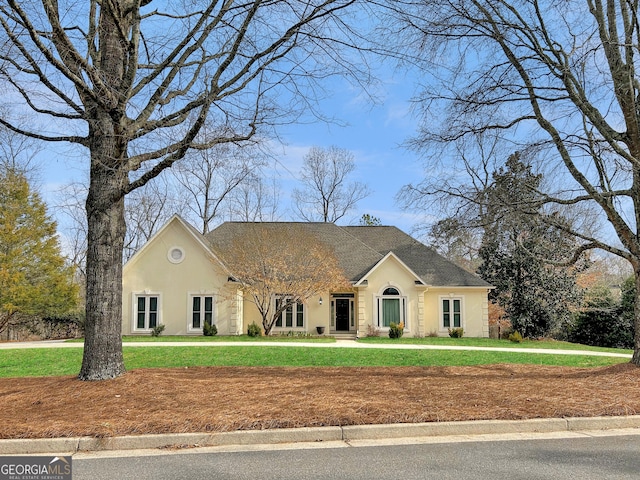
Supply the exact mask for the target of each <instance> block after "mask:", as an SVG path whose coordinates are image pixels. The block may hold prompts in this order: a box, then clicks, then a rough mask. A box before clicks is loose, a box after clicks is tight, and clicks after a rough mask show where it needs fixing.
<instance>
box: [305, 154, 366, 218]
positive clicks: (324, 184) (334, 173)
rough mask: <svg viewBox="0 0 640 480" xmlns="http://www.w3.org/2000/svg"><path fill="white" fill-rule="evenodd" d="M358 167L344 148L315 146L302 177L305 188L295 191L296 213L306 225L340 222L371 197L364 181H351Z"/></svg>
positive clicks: (306, 159) (308, 155)
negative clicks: (357, 205)
mask: <svg viewBox="0 0 640 480" xmlns="http://www.w3.org/2000/svg"><path fill="white" fill-rule="evenodd" d="M355 168H356V165H355V161H354V157H353V154H352V153H351V152H349V151H348V150H345V149H344V148H338V147H335V146H332V147H329V148H326V149H325V148H322V147H312V148H311V149H310V150H309V153H307V155H305V157H304V166H303V169H302V172H301V174H300V176H301V180H302V184H303V188H302V189H294V190H293V201H294V204H295V207H296V209H297V213H298V215H299V216H300V218H302V219H303V220H305V221H307V222H317V221H320V222H337V221H338V220H340V219H341V218H342V217H344V216H345V215H346V214H347V213H348V212H349V211H350V210H352V209H353V208H354V207H355V206H356V204H357V203H358V202H359V201H360V200H362V199H363V198H366V197H367V196H369V195H370V193H371V192H370V190H369V187H367V185H365V184H364V183H362V182H358V181H354V182H348V176H349V174H351V173H353V171H354V170H355Z"/></svg>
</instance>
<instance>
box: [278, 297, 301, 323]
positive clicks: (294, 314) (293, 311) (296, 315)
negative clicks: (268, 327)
mask: <svg viewBox="0 0 640 480" xmlns="http://www.w3.org/2000/svg"><path fill="white" fill-rule="evenodd" d="M275 302H276V310H280V308H281V306H282V305H283V303H284V302H286V303H288V305H287V306H286V307H285V309H284V310H283V311H282V313H281V314H280V315H279V316H278V318H277V319H276V323H275V324H274V327H276V328H304V325H305V308H304V304H303V303H300V302H292V301H291V297H289V296H287V295H279V296H277V297H276V298H275Z"/></svg>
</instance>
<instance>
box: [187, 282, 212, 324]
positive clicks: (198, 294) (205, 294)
mask: <svg viewBox="0 0 640 480" xmlns="http://www.w3.org/2000/svg"><path fill="white" fill-rule="evenodd" d="M194 297H200V298H205V297H211V321H212V325H216V326H217V325H218V322H217V317H216V310H217V308H216V303H217V302H216V295H215V294H214V293H213V292H208V291H199V292H187V332H188V333H202V329H203V327H204V318H201V319H200V328H193V298H194Z"/></svg>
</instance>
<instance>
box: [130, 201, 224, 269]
mask: <svg viewBox="0 0 640 480" xmlns="http://www.w3.org/2000/svg"><path fill="white" fill-rule="evenodd" d="M172 224H177V225H180V226H181V227H182V228H183V229H184V230H185V231H186V232H187V233H188V234H189V235H190V236H191V237H193V239H194V240H195V241H196V242H197V243H198V244H200V245H201V246H202V248H203V250H204V252H205V253H206V254H207V255H209V256H210V257H211V258H213V259H214V260H216V261H217V262H218V263H219V264H220V266H221V267H222V268H223V269H224V270H225V271H227V272H228V270H227V267H226V266H225V265H224V264H223V263H222V262H221V261H220V259H219V258H218V257H217V256H216V254H215V253H214V252H213V251H212V250H211V243H210V242H209V241H208V240H207V238H206V237H205V236H204V235H202V234H201V233H200V232H199V231H198V230H196V229H195V228H194V227H193V225H191V224H190V223H189V222H187V221H186V220H185V219H183V218H182V217H181V216H180V215H178V214H177V213H176V214H174V215H173V216H172V217H171V218H170V219H169V221H167V223H165V224H164V225H163V226H162V228H160V230H158V231H157V232H156V233H154V234H153V235H152V236H151V238H149V240H147V242H146V243H145V244H144V245H143V246H142V248H140V250H138V251H137V252H136V253H134V254H133V255H132V256H131V258H130V259H129V260H127V262H126V263H125V264H124V268H128V265H130V264H133V263H135V260H136V259H137V258H138V257H140V256H141V255H142V254H143V252H144V251H145V250H146V249H147V248H149V247H150V245H152V244H153V243H154V242H155V240H156V239H157V238H158V237H161V236H162V234H163V232H164V231H165V230H166V229H168V228H169V226H170V225H172Z"/></svg>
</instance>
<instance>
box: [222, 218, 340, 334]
mask: <svg viewBox="0 0 640 480" xmlns="http://www.w3.org/2000/svg"><path fill="white" fill-rule="evenodd" d="M226 225H229V224H225V225H223V226H222V227H220V228H225V226H226ZM240 225H242V224H240ZM229 228H232V227H229ZM242 228H243V230H242V232H240V234H236V235H233V240H232V241H230V242H228V243H224V244H221V245H219V247H218V250H217V253H218V254H219V256H220V258H222V261H223V262H224V263H225V265H226V266H227V268H228V269H229V271H230V272H231V273H232V275H233V278H234V279H235V280H236V281H237V282H239V283H240V285H241V286H242V290H243V292H244V295H245V298H246V299H247V300H249V301H251V302H252V303H253V304H255V306H256V308H257V309H258V311H259V312H260V315H261V316H262V328H263V329H264V333H265V335H269V333H270V332H271V330H272V329H273V326H274V325H275V323H276V321H277V319H278V318H279V317H280V316H281V315H282V313H283V312H284V311H285V310H287V309H288V308H290V307H291V306H292V305H296V304H303V303H304V302H305V301H306V300H308V299H309V298H311V297H313V296H316V295H319V294H321V293H326V292H329V291H331V290H334V289H337V288H340V287H344V288H347V287H348V285H349V283H348V281H347V280H346V278H345V276H344V272H343V271H342V269H341V268H340V267H339V265H338V260H337V259H336V257H335V254H334V253H333V252H332V251H331V250H330V249H329V248H328V247H326V246H325V245H324V244H323V243H321V242H320V241H319V240H318V239H317V238H316V237H315V236H314V235H313V234H312V233H311V232H310V231H309V230H307V229H306V228H304V227H303V226H300V225H291V224H286V223H284V224H283V223H251V224H246V225H242ZM214 233H215V232H214ZM236 233H238V232H236ZM276 296H279V299H278V300H276V299H275V298H276Z"/></svg>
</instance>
